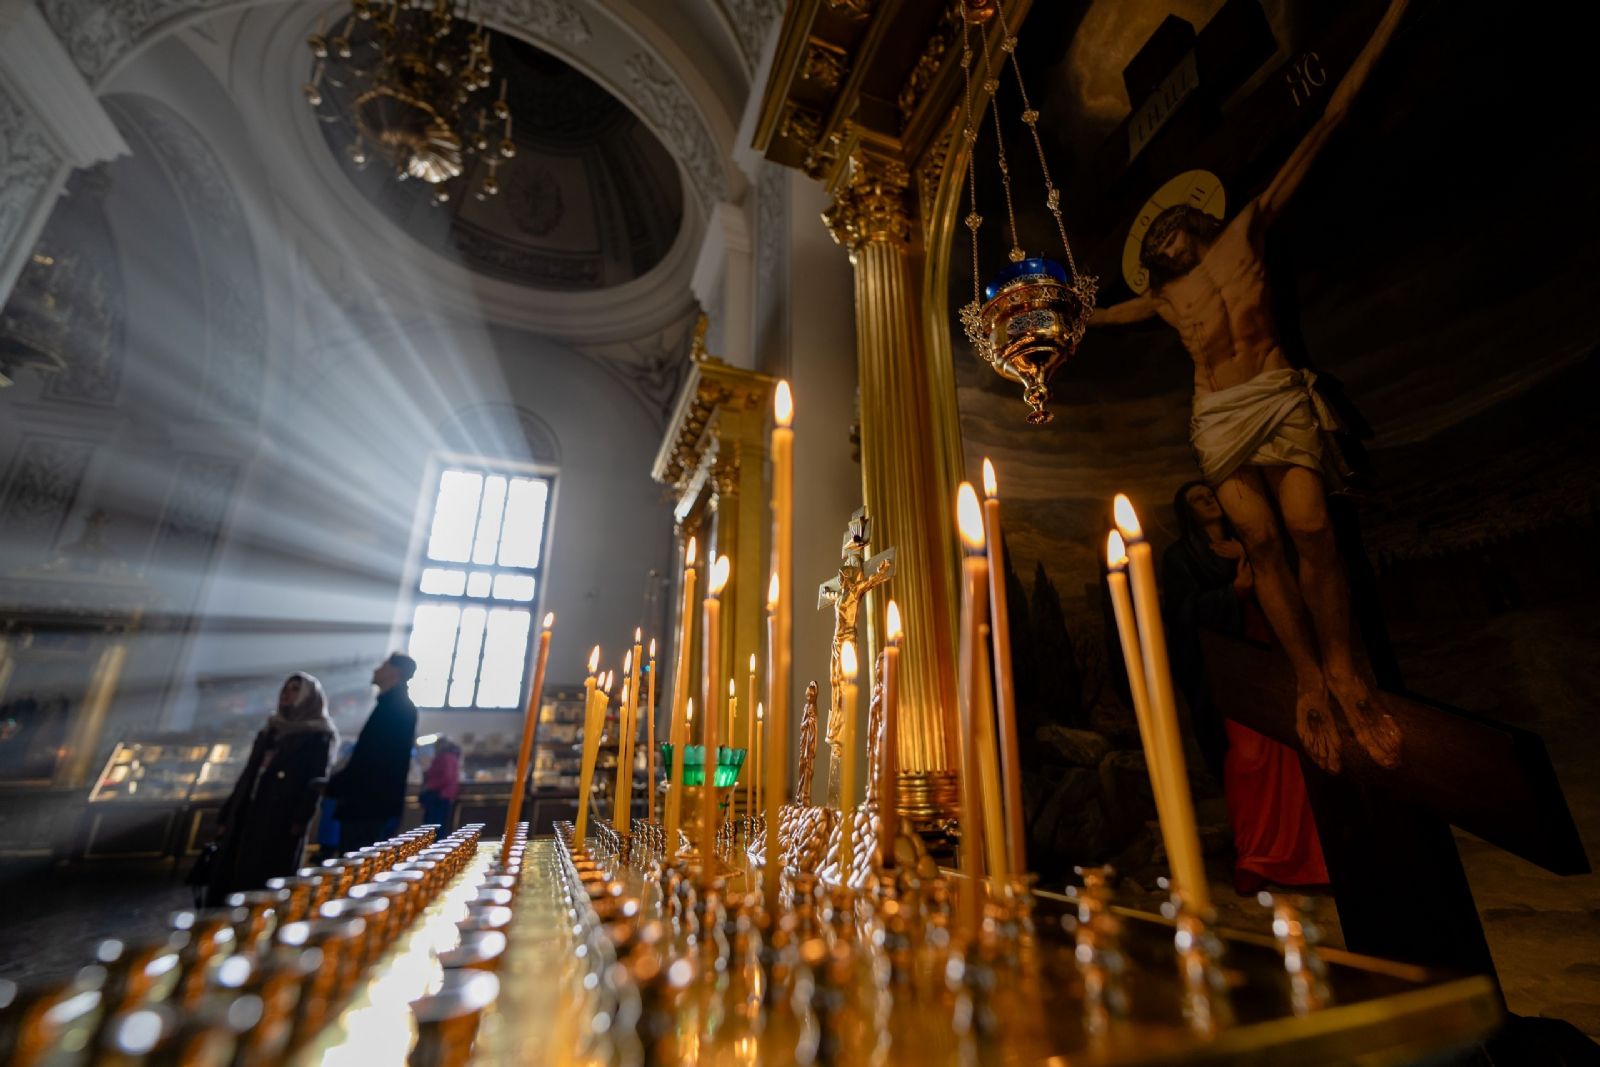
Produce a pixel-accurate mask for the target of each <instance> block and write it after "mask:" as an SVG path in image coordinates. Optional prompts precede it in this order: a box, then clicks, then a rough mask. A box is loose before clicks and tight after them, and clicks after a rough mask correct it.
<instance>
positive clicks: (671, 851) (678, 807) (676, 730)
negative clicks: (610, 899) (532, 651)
mask: <svg viewBox="0 0 1600 1067" xmlns="http://www.w3.org/2000/svg"><path fill="white" fill-rule="evenodd" d="M694 553H695V539H694V538H692V537H691V538H689V546H688V548H686V549H685V550H684V554H683V608H682V610H680V611H679V613H678V649H677V651H678V662H677V663H676V664H675V665H674V666H673V668H672V705H671V707H670V709H669V710H668V719H667V741H668V743H669V744H671V745H672V766H671V767H668V768H667V803H666V809H667V810H666V826H665V827H664V829H665V831H666V852H665V855H664V856H663V859H664V860H665V861H666V862H668V863H670V862H672V858H673V857H674V856H676V855H677V854H678V823H679V820H680V818H681V814H682V809H683V746H684V745H686V744H688V743H689V729H688V719H687V718H686V717H685V716H684V713H683V712H684V705H685V703H686V702H687V701H688V698H689V645H690V644H691V643H692V642H693V640H694V628H693V627H694V584H695V569H694V559H695V555H694Z"/></svg>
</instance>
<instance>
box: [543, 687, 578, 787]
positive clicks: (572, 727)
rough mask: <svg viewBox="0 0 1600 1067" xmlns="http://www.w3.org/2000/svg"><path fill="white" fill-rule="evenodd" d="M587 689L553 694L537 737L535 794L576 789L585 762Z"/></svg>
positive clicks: (548, 699)
mask: <svg viewBox="0 0 1600 1067" xmlns="http://www.w3.org/2000/svg"><path fill="white" fill-rule="evenodd" d="M582 739H583V690H581V689H579V690H559V691H551V692H550V693H549V694H548V695H547V696H546V697H545V699H544V702H543V703H542V704H540V706H539V721H538V723H537V724H536V725H535V727H534V734H533V788H534V791H535V792H542V791H560V790H576V789H577V788H578V777H579V773H580V770H581V766H580V765H581V764H582V762H583V752H582V749H581V748H580V745H579V743H580V742H581V741H582Z"/></svg>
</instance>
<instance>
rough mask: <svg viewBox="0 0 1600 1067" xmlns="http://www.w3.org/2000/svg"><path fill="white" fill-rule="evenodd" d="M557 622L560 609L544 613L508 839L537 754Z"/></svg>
mask: <svg viewBox="0 0 1600 1067" xmlns="http://www.w3.org/2000/svg"><path fill="white" fill-rule="evenodd" d="M555 624H556V613H555V612H553V611H552V612H549V613H548V614H546V615H545V617H544V629H543V630H541V631H540V632H539V651H538V653H537V654H536V655H535V657H534V661H533V688H531V689H529V690H528V710H527V713H526V714H524V715H523V716H522V746H521V747H520V748H518V749H517V776H516V777H515V778H514V779H512V781H511V803H510V804H508V805H507V806H506V829H505V837H504V840H505V841H507V842H509V841H510V840H511V834H512V832H513V831H514V830H515V829H516V828H517V822H518V821H519V820H520V819H521V818H522V794H523V792H524V791H525V790H526V789H527V786H528V761H529V759H531V758H532V756H533V726H534V723H536V722H538V721H539V698H540V696H541V695H542V694H543V692H544V665H545V662H546V661H547V660H548V659H549V658H550V628H551V627H552V626H554V625H555Z"/></svg>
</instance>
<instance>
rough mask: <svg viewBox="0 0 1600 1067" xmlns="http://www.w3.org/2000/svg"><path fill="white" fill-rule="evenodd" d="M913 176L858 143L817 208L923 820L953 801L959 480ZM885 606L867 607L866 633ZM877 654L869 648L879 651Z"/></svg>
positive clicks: (906, 803)
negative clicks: (847, 296) (924, 286)
mask: <svg viewBox="0 0 1600 1067" xmlns="http://www.w3.org/2000/svg"><path fill="white" fill-rule="evenodd" d="M909 181H910V176H909V175H908V174H907V172H906V168H905V166H904V165H903V164H901V163H900V162H898V161H897V160H894V159H892V158H887V157H885V156H880V155H878V154H876V153H869V152H867V151H864V150H858V151H857V152H856V153H855V154H854V155H853V156H852V157H851V159H850V163H849V165H848V167H847V168H846V169H845V171H844V173H843V174H842V175H841V178H840V181H839V185H838V187H837V188H836V189H835V190H834V202H833V206H832V207H831V208H829V209H828V210H827V211H826V212H824V213H823V221H824V222H825V223H826V224H827V226H828V229H829V231H830V232H831V233H832V234H833V237H834V240H836V241H838V242H839V243H840V244H842V245H844V246H845V247H846V248H847V249H849V251H850V262H851V264H852V265H853V266H854V268H855V300H856V354H857V359H858V360H859V371H858V373H859V376H860V387H861V470H862V482H863V491H864V494H865V498H866V505H867V513H868V515H869V516H871V518H872V521H873V525H874V529H873V535H872V540H873V548H874V549H875V550H882V549H884V548H887V547H889V546H894V547H895V548H896V549H897V550H898V553H899V561H898V562H899V571H898V573H897V574H896V576H895V578H894V579H893V580H892V581H891V582H890V583H889V595H890V596H893V597H894V598H895V600H896V601H897V602H898V603H899V605H900V614H901V618H902V620H903V621H904V626H905V631H906V636H905V646H904V652H903V653H902V654H901V658H900V665H901V671H902V679H903V681H902V689H901V694H900V707H901V714H902V715H903V717H904V718H903V720H902V726H901V731H900V760H901V763H900V766H901V768H902V779H903V782H904V787H903V788H902V791H901V808H902V810H903V811H905V812H906V814H908V815H910V816H912V817H913V818H919V817H920V818H921V819H926V818H929V817H931V816H933V815H935V814H936V812H938V813H951V812H953V809H954V803H953V797H954V769H955V767H956V765H957V763H956V758H955V743H956V740H957V735H956V726H955V718H954V709H955V705H956V696H955V693H956V665H955V647H956V641H955V613H954V603H955V597H954V587H953V585H952V574H953V571H954V560H955V546H954V540H953V537H954V535H953V532H952V525H953V523H954V521H955V519H954V510H953V509H954V506H955V504H954V500H955V486H954V485H952V484H947V483H948V481H949V478H948V475H947V473H946V472H945V470H944V468H945V464H943V463H942V462H941V461H940V456H941V451H940V450H941V447H942V446H941V441H942V440H943V439H944V438H945V437H946V436H948V435H949V434H953V433H955V432H957V430H956V427H955V426H946V425H942V424H940V420H938V419H937V418H936V416H935V412H936V411H938V410H941V409H942V408H943V407H944V405H938V404H936V403H935V397H934V396H933V388H934V387H933V382H932V380H931V378H930V374H929V368H928V366H927V359H926V353H925V351H924V348H923V344H922V336H921V327H920V323H921V322H922V312H921V308H920V306H919V297H918V294H919V284H918V279H919V277H920V274H919V273H918V271H917V270H916V248H915V247H914V244H913V239H912V234H913V233H914V232H915V226H914V212H913V209H912V206H911V199H910V197H909V196H908V195H907V186H908V184H909ZM881 612H882V603H881V599H880V603H878V604H875V605H873V611H872V615H873V620H872V621H873V624H874V625H873V627H872V629H873V638H872V643H873V645H874V646H876V645H877V644H878V643H879V641H880V638H879V636H878V635H879V634H881V628H880V627H879V626H878V625H877V623H878V622H879V621H880V620H881ZM874 651H876V648H874Z"/></svg>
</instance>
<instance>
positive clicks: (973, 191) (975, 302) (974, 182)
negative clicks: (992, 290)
mask: <svg viewBox="0 0 1600 1067" xmlns="http://www.w3.org/2000/svg"><path fill="white" fill-rule="evenodd" d="M961 74H962V77H963V78H964V79H965V81H966V88H967V91H966V96H965V97H964V98H963V102H962V114H963V117H964V119H965V124H964V126H963V129H962V131H961V135H962V137H964V138H965V139H966V142H967V217H966V224H967V230H968V231H969V232H970V233H971V234H972V303H970V304H968V305H966V306H965V307H963V308H962V309H961V324H962V326H963V327H964V328H965V330H966V334H967V341H968V342H969V343H971V345H972V347H973V348H975V349H976V350H977V351H978V354H979V355H981V356H983V357H984V358H985V359H992V358H993V357H992V354H991V346H990V345H989V343H988V337H987V336H986V335H985V333H984V331H983V322H982V315H981V311H982V308H983V301H982V299H981V298H982V288H981V287H982V284H983V283H982V281H981V277H980V275H979V273H978V228H979V227H980V226H982V225H983V216H982V215H980V214H978V162H977V148H978V128H977V126H976V125H975V124H974V122H973V119H972V23H971V22H970V21H969V20H968V19H967V4H966V0H961Z"/></svg>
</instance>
